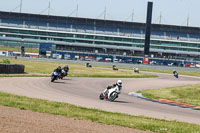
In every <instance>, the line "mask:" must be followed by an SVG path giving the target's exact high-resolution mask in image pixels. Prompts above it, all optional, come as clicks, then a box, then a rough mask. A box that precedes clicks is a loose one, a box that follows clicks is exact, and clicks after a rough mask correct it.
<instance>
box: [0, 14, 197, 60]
mask: <svg viewBox="0 0 200 133" xmlns="http://www.w3.org/2000/svg"><path fill="white" fill-rule="evenodd" d="M151 29H152V31H151V43H150V59H151V58H165V59H181V60H190V61H200V28H198V27H186V26H175V25H163V24H152V28H151ZM144 39H145V23H138V22H124V21H113V20H100V19H90V18H79V17H64V16H51V15H40V14H28V13H17V12H5V11H0V46H5V47H12V48H15V47H20V46H25V49H26V48H39V45H40V43H52V44H53V48H52V53H60V54H63V55H65V54H67V53H68V54H69V53H73V54H74V53H75V54H74V55H76V53H77V54H78V53H83V54H84V53H85V54H91V55H92V54H95V55H104V56H106V55H107V56H110V55H114V56H123V57H136V56H137V57H139V56H140V57H143V55H144V52H143V51H144Z"/></svg>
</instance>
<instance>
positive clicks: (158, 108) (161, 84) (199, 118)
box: [0, 72, 200, 124]
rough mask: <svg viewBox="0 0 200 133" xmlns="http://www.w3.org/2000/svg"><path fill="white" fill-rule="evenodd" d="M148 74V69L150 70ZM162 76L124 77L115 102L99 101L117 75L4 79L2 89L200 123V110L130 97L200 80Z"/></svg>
mask: <svg viewBox="0 0 200 133" xmlns="http://www.w3.org/2000/svg"><path fill="white" fill-rule="evenodd" d="M146 73H147V72H146ZM154 74H156V75H158V76H159V77H158V78H143V79H142V78H138V79H134V78H132V79H128V78H122V79H121V80H122V82H123V90H122V94H121V95H119V98H118V99H116V101H115V102H109V101H106V100H99V94H100V93H101V92H102V91H103V90H104V88H105V87H106V86H107V85H111V84H113V83H115V82H116V81H117V80H118V79H114V78H72V77H67V78H65V79H63V80H57V81H55V82H54V83H51V82H50V78H44V77H37V78H35V77H34V78H33V77H31V78H30V77H24V78H21V77H16V78H0V91H2V92H8V93H12V94H17V95H23V96H27V97H31V98H40V99H46V100H50V101H58V102H66V103H71V104H75V105H79V106H83V107H89V108H96V109H101V110H105V111H111V112H121V113H127V114H131V115H137V116H138V115H142V116H149V117H154V118H161V119H166V120H177V121H183V122H189V123H195V124H200V110H193V109H190V108H182V107H178V106H171V105H168V104H160V103H157V102H152V101H148V100H144V99H140V98H136V97H132V96H129V95H128V93H129V92H136V91H137V90H142V89H155V88H166V87H172V86H182V85H188V84H196V83H200V78H196V77H190V76H180V77H179V78H178V79H176V78H174V77H173V76H172V75H170V74H158V73H154Z"/></svg>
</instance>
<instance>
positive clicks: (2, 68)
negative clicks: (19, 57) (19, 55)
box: [0, 64, 25, 74]
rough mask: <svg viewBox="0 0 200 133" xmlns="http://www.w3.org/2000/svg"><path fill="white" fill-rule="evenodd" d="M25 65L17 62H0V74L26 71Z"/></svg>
mask: <svg viewBox="0 0 200 133" xmlns="http://www.w3.org/2000/svg"><path fill="white" fill-rule="evenodd" d="M24 68H25V66H24V65H17V64H0V74H17V73H24Z"/></svg>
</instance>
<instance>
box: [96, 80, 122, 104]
mask: <svg viewBox="0 0 200 133" xmlns="http://www.w3.org/2000/svg"><path fill="white" fill-rule="evenodd" d="M121 90H122V81H121V80H118V81H117V83H116V84H114V85H113V86H108V87H107V88H106V89H105V90H104V91H103V92H102V93H101V94H100V96H99V99H100V100H104V99H106V100H109V101H114V100H115V99H116V98H118V96H119V94H120V93H121Z"/></svg>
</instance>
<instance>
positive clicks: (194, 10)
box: [0, 0, 200, 27]
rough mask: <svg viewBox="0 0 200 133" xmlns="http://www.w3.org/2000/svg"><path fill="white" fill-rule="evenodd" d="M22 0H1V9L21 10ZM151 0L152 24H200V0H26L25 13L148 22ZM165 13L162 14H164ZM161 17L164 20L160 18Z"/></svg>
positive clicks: (23, 4) (193, 25)
mask: <svg viewBox="0 0 200 133" xmlns="http://www.w3.org/2000/svg"><path fill="white" fill-rule="evenodd" d="M20 1H21V0H1V4H0V10H1V11H13V12H19V11H20V8H19V5H20ZM148 1H151V2H153V15H152V23H154V24H156V23H157V24H159V23H161V24H169V25H180V26H187V25H188V26H192V27H200V16H199V13H200V8H199V7H200V0H22V12H24V13H34V14H48V6H49V3H50V10H49V13H50V15H57V16H73V17H75V16H76V12H75V11H76V8H77V5H78V13H77V15H78V17H83V18H95V19H96V18H98V19H104V15H103V12H104V10H105V9H106V19H107V20H119V21H132V14H134V15H133V21H134V22H142V23H145V22H146V12H147V3H148ZM160 16H161V17H160ZM160 18H161V19H160Z"/></svg>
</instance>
